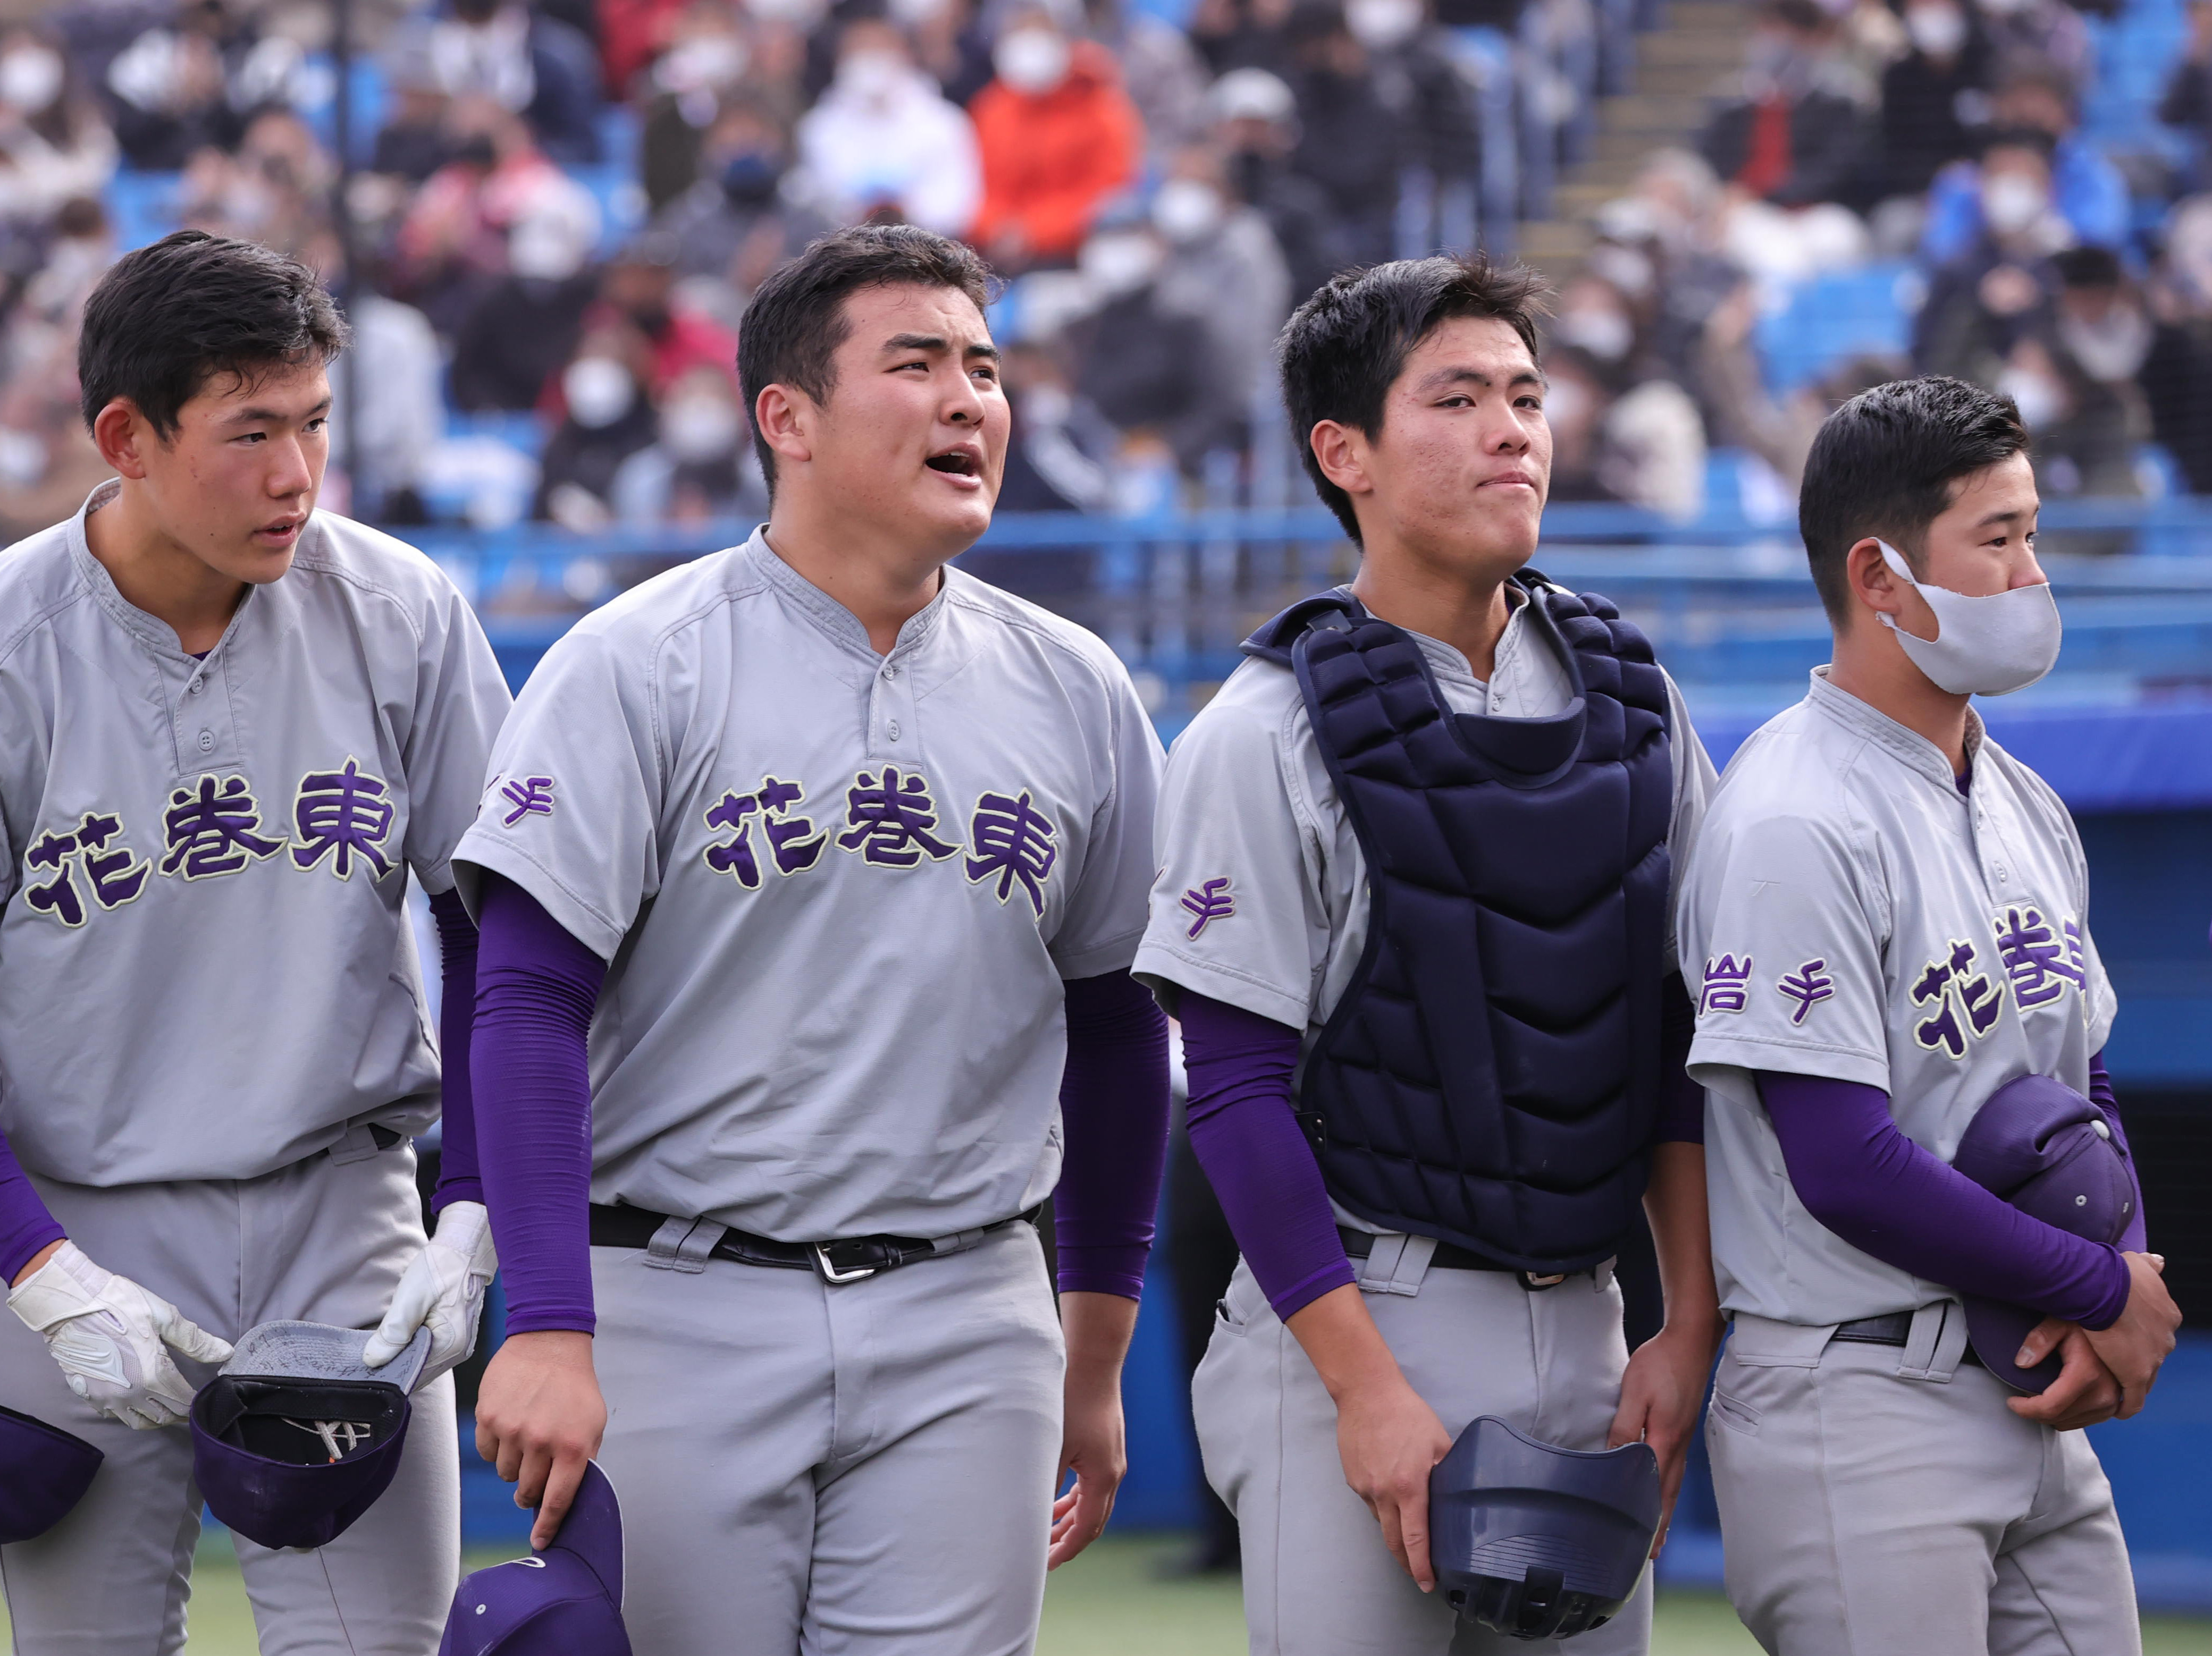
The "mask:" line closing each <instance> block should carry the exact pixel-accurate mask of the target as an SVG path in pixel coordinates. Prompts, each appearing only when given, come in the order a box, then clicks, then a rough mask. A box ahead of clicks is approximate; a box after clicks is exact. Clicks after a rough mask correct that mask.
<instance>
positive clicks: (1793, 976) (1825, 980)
mask: <svg viewBox="0 0 2212 1656" xmlns="http://www.w3.org/2000/svg"><path fill="white" fill-rule="evenodd" d="M1827 965H1828V962H1827V961H1826V959H1825V958H1823V959H1820V960H1817V961H1806V962H1805V964H1804V965H1802V966H1801V967H1799V968H1797V969H1796V971H1795V972H1790V973H1785V974H1784V975H1783V976H1782V978H1781V979H1780V980H1778V981H1777V983H1776V984H1775V987H1776V988H1778V989H1779V990H1780V991H1781V992H1782V993H1783V996H1784V998H1785V999H1789V1000H1794V1001H1796V1003H1797V1010H1796V1011H1794V1012H1792V1013H1791V1014H1790V1022H1792V1023H1802V1022H1804V1021H1805V1014H1806V1013H1808V1012H1809V1011H1811V1010H1813V1008H1814V1006H1816V1005H1818V1004H1820V1002H1822V1001H1824V1000H1832V999H1833V998H1835V993H1836V980H1834V979H1833V978H1831V977H1830V976H1828V975H1827Z"/></svg>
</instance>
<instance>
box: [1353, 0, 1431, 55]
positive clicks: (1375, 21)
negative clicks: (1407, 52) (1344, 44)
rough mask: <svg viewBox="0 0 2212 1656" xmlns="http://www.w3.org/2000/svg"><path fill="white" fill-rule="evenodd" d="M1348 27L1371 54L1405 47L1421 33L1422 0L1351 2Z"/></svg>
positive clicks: (1362, 0) (1359, 0)
mask: <svg viewBox="0 0 2212 1656" xmlns="http://www.w3.org/2000/svg"><path fill="white" fill-rule="evenodd" d="M1344 22H1345V27H1347V28H1349V29H1350V30H1351V31H1352V39H1355V40H1357V41H1358V42H1359V44H1360V45H1363V46H1365V47H1366V48H1367V49H1368V50H1369V51H1370V52H1388V51H1389V50H1390V49H1391V48H1392V47H1394V46H1401V45H1404V44H1405V43H1406V42H1407V41H1408V40H1410V39H1413V37H1414V36H1415V35H1416V34H1418V33H1420V30H1421V0H1350V3H1348V4H1347V5H1346V7H1345V9H1344Z"/></svg>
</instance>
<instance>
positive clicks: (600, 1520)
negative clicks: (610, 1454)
mask: <svg viewBox="0 0 2212 1656" xmlns="http://www.w3.org/2000/svg"><path fill="white" fill-rule="evenodd" d="M622 1596H623V1538H622V1507H621V1505H620V1504H619V1503H618V1502H617V1501H616V1500H615V1486H614V1485H613V1484H612V1483H609V1482H608V1481H607V1475H606V1474H605V1472H603V1471H600V1470H599V1463H598V1462H597V1461H587V1462H586V1464H585V1466H584V1481H583V1483H581V1484H580V1485H579V1486H578V1487H577V1489H576V1499H575V1501H574V1504H573V1505H571V1506H570V1507H569V1508H568V1513H567V1515H566V1516H565V1517H563V1518H562V1520H561V1529H560V1532H559V1533H558V1534H556V1535H555V1536H554V1538H553V1544H552V1545H550V1546H549V1547H547V1548H546V1549H545V1550H544V1552H540V1553H533V1554H532V1555H531V1556H529V1557H527V1558H516V1559H512V1560H510V1561H509V1562H507V1563H504V1564H494V1565H493V1566H492V1567H491V1568H489V1569H481V1570H478V1571H477V1573H476V1574H473V1575H471V1576H470V1577H469V1579H468V1580H465V1581H464V1582H462V1583H461V1590H460V1591H459V1592H457V1593H455V1594H454V1595H453V1614H452V1615H451V1616H449V1617H447V1618H446V1637H445V1639H444V1641H443V1642H441V1644H440V1645H439V1647H438V1656H629V1631H628V1629H625V1628H624V1627H623V1618H622Z"/></svg>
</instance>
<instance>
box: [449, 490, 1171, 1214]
mask: <svg viewBox="0 0 2212 1656" xmlns="http://www.w3.org/2000/svg"><path fill="white" fill-rule="evenodd" d="M493 767H494V770H495V776H494V778H493V779H492V782H491V784H490V785H489V786H488V788H487V789H486V791H485V798H484V807H483V815H482V816H480V817H479V818H478V820H477V824H476V826H475V827H474V828H471V830H470V831H469V833H468V834H467V835H466V837H465V839H464V840H462V843H461V847H460V850H459V853H458V864H459V868H460V870H461V877H462V880H463V885H464V889H465V890H466V889H467V888H468V887H469V885H470V884H471V869H472V868H483V869H489V870H494V871H495V872H497V873H499V874H501V875H503V876H505V877H507V878H508V879H510V880H513V881H514V882H515V883H517V884H518V885H520V886H521V887H523V888H524V889H526V890H527V891H528V892H529V893H530V894H531V895H532V896H533V897H535V898H536V899H537V900H538V901H539V902H540V903H542V904H543V905H544V907H545V908H546V910H547V912H548V913H550V914H551V915H552V917H553V918H554V919H556V920H557V921H559V922H560V924H561V925H563V926H564V927H566V928H567V929H568V931H570V932H572V933H574V935H575V936H576V937H578V938H580V940H581V941H582V942H583V943H586V945H588V946H589V947H590V948H592V949H594V950H595V951H597V952H598V953H599V954H600V955H603V956H605V957H606V958H607V959H608V960H609V961H610V962H611V967H610V969H609V972H608V975H607V982H606V986H605V990H604V991H603V992H602V993H601V995H600V997H599V1011H598V1015H597V1018H596V1021H595V1022H594V1025H593V1028H592V1137H593V1150H592V1162H593V1167H592V1200H593V1201H595V1202H600V1203H611V1202H614V1201H616V1200H617V1199H620V1200H623V1201H627V1202H629V1203H630V1204H634V1205H635V1206H639V1207H644V1208H649V1209H652V1210H656V1211H659V1212H662V1213H675V1214H683V1215H685V1216H696V1215H703V1216H708V1217H710V1218H713V1219H715V1220H717V1221H720V1222H722V1223H724V1224H727V1225H732V1226H735V1227H738V1228H741V1229H744V1230H748V1231H751V1232H753V1233H755V1234H762V1235H768V1236H773V1237H778V1238H781V1239H783V1240H795V1241H813V1240H825V1239H829V1238H833V1237H838V1236H849V1235H864V1234H871V1233H877V1232H889V1233H892V1234H903V1235H922V1236H935V1235H942V1234H947V1233H950V1232H952V1231H956V1230H962V1229H966V1228H971V1227H974V1226H978V1225H984V1224H988V1223H992V1222H996V1221H998V1220H1001V1219H1005V1218H1007V1217H1009V1216H1012V1215H1013V1214H1016V1213H1018V1212H1020V1211H1021V1210H1023V1209H1024V1208H1026V1207H1029V1206H1030V1205H1032V1204H1035V1203H1036V1202H1037V1201H1040V1200H1041V1199H1042V1198H1043V1197H1044V1195H1045V1194H1046V1193H1047V1192H1049V1191H1050V1190H1051V1189H1052V1187H1053V1185H1054V1181H1055V1180H1057V1178H1058V1176H1059V1168H1060V1133H1059V1125H1058V1119H1059V1115H1058V1112H1059V1089H1060V1072H1061V1070H1062V1068H1063V1067H1064V1065H1065V1062H1066V1040H1065V1038H1064V1024H1063V1022H1062V1016H1063V1014H1062V1001H1063V997H1062V993H1061V989H1060V980H1061V979H1063V978H1080V977H1089V976H1093V975H1096V974H1100V973H1104V972H1110V971H1115V970H1118V969H1120V968H1123V967H1126V966H1127V964H1128V963H1129V960H1130V957H1131V955H1133V953H1134V951H1135V949H1136V946H1137V942H1138V938H1139V935H1140V934H1141V932H1142V931H1143V929H1144V924H1145V893H1146V888H1147V886H1149V884H1150V883H1151V876H1152V864H1151V845H1150V834H1151V828H1152V810H1153V805H1154V802H1155V798H1156V796H1157V793H1158V778H1159V767H1160V755H1159V744H1158V739H1157V738H1156V737H1154V735H1153V734H1152V726H1151V725H1150V723H1149V722H1148V721H1147V720H1146V717H1145V713H1144V710H1143V708H1142V707H1140V706H1139V703H1138V701H1137V696H1136V692H1135V689H1134V688H1133V686H1132V685H1131V683H1130V682H1129V678H1128V675H1127V672H1126V671H1125V670H1123V669H1122V667H1121V664H1120V663H1119V662H1118V661H1117V660H1115V658H1114V656H1113V655H1112V653H1111V652H1109V650H1108V649H1107V648H1106V646H1104V645H1103V643H1101V642H1100V641H1099V640H1097V639H1096V638H1094V637H1092V636H1091V634H1088V633H1085V632H1084V631H1083V630H1082V629H1081V628H1077V627H1074V626H1073V625H1071V624H1070V623H1068V622H1064V621H1061V620H1060V619H1059V618H1057V617H1056V616H1052V615H1049V614H1048V613H1046V612H1045V611H1043V610H1039V609H1037V608H1036V607H1035V606H1034V605H1031V604H1024V603H1023V602H1022V601H1021V600H1019V599H1018V598H1014V597H1010V596H1008V595H1007V594H1006V593H1003V592H1000V591H996V590H995V589H994V588H992V587H990V586H987V585H984V584H983V583H982V582H981V581H978V580H975V579H972V578H970V577H969V576H967V575H964V574H963V573H961V572H960V571H958V570H957V569H951V568H948V569H947V570H946V571H945V582H944V585H943V588H942V590H940V591H939V593H938V595H937V597H935V598H933V600H932V601H931V602H930V603H929V604H928V605H927V607H925V608H924V609H923V610H921V612H920V613H919V614H917V615H915V616H914V617H913V618H912V619H910V620H909V621H908V622H907V623H906V625H905V627H904V628H903V629H902V631H901V633H900V634H899V638H898V641H897V643H896V646H894V648H893V649H892V650H891V652H890V654H889V655H888V656H878V654H877V653H876V652H875V651H874V650H873V649H872V647H871V646H870V645H869V643H868V638H867V634H866V631H865V629H863V628H862V627H861V626H860V622H858V621H856V620H855V619H854V617H853V616H852V614H851V613H850V612H849V611H848V610H846V609H845V608H844V607H843V606H842V604H838V603H836V601H835V600H834V599H832V598H831V597H829V596H828V595H827V594H826V593H824V592H823V591H820V590H819V589H818V588H817V587H816V586H814V585H812V584H811V583H810V582H808V581H807V580H805V579H803V578H802V577H801V576H800V575H799V573H797V572H796V571H794V570H793V569H792V568H791V567H790V566H789V565H787V564H786V563H785V562H784V561H782V560H781V558H779V557H778V556H776V555H775V552H774V551H773V550H771V549H770V548H769V545H768V543H767V541H766V538H765V537H764V535H763V534H760V533H756V534H755V535H754V536H753V537H752V538H751V539H750V540H749V541H748V542H746V543H744V545H743V546H740V547H737V548H735V549H732V550H729V551H726V552H722V553H718V554H716V555H714V556H712V557H708V558H704V559H702V560H700V561H698V562H696V563H693V564H690V565H688V566H686V567H684V568H681V569H678V570H674V571H671V573H668V574H665V575H664V576H661V577H660V578H659V579H656V580H653V581H649V582H647V583H646V584H645V585H642V586H641V587H638V588H636V589H635V590H634V591H630V592H629V593H627V594H625V595H624V596H623V597H620V598H618V599H617V600H616V601H615V602H614V603H612V604H609V605H608V606H607V607H606V608H605V609H604V610H599V611H597V612H596V613H594V614H592V615H591V616H586V618H585V619H584V620H583V621H582V622H580V623H579V624H578V625H577V627H576V628H574V630H573V631H572V632H571V633H570V634H568V636H567V637H566V638H564V639H563V640H562V641H561V642H560V643H559V644H558V645H556V646H555V647H554V649H553V650H552V651H551V652H550V653H549V654H548V655H547V657H546V658H545V660H544V663H543V664H541V665H540V666H539V667H538V670H537V672H536V673H535V674H534V675H533V676H532V678H531V681H530V682H529V684H528V685H527V686H526V687H525V688H524V691H523V695H522V699H521V701H520V703H519V704H518V706H517V707H516V709H515V713H514V717H513V719H511V720H510V721H509V722H508V724H507V729H506V731H504V733H503V734H502V735H501V737H500V742H499V747H498V751H497V754H496V755H495V759H494V761H493Z"/></svg>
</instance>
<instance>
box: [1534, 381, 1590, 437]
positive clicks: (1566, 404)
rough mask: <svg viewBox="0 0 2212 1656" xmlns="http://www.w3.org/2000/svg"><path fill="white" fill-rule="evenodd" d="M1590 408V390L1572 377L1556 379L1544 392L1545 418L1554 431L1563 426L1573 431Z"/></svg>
mask: <svg viewBox="0 0 2212 1656" xmlns="http://www.w3.org/2000/svg"><path fill="white" fill-rule="evenodd" d="M1589 409H1590V395H1589V391H1586V390H1584V389H1583V387H1582V385H1579V384H1577V382H1576V381H1574V380H1572V379H1554V380H1553V381H1552V383H1551V385H1549V386H1548V387H1547V389H1546V391H1545V392H1544V418H1545V419H1546V420H1547V421H1548V422H1551V427H1552V429H1553V431H1557V430H1559V428H1561V427H1562V426H1564V427H1565V428H1567V429H1569V430H1570V431H1571V430H1572V429H1574V428H1575V427H1576V426H1577V425H1579V424H1580V423H1581V422H1582V420H1583V416H1585V415H1587V414H1589Z"/></svg>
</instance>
